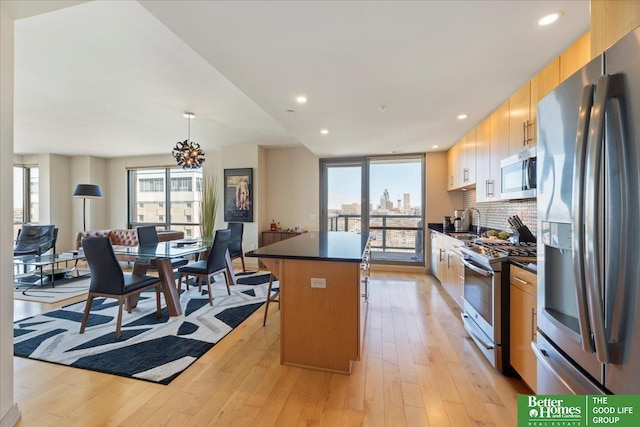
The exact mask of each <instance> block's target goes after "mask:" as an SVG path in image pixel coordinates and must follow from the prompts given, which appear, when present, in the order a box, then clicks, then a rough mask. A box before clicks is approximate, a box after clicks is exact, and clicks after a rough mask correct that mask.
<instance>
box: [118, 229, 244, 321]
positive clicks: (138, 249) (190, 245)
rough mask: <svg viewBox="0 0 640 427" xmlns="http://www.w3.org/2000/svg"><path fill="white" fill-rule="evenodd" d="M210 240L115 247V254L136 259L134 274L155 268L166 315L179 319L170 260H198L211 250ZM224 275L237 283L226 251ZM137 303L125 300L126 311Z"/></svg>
mask: <svg viewBox="0 0 640 427" xmlns="http://www.w3.org/2000/svg"><path fill="white" fill-rule="evenodd" d="M212 243H213V239H183V240H169V241H166V242H159V243H154V244H151V245H138V246H120V247H114V248H113V251H114V253H116V254H118V255H129V256H132V257H135V262H134V265H133V274H146V273H147V270H148V269H149V266H151V265H155V266H156V268H157V270H158V277H159V278H160V284H161V286H162V292H163V294H164V299H165V303H166V306H167V312H168V314H169V316H180V315H181V314H182V307H181V306H180V295H179V293H178V287H177V286H176V279H175V276H174V274H173V268H172V265H171V259H173V258H184V257H194V258H198V257H200V256H202V254H204V253H207V252H208V251H209V249H210V248H211V244H212ZM226 264H227V275H228V278H229V281H230V283H231V284H235V283H236V278H235V274H234V270H233V266H232V264H231V257H230V256H229V251H227V254H226ZM137 303H138V295H135V296H131V297H129V299H128V300H127V309H129V308H135V307H136V305H137Z"/></svg>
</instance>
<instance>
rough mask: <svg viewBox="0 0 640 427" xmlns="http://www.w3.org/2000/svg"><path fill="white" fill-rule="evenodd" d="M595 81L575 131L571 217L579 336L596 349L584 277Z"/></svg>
mask: <svg viewBox="0 0 640 427" xmlns="http://www.w3.org/2000/svg"><path fill="white" fill-rule="evenodd" d="M593 89H594V87H593V85H587V86H585V87H584V88H583V89H582V101H581V102H580V112H579V113H578V129H577V131H576V156H575V158H574V164H573V171H574V172H573V173H574V175H573V206H572V208H573V209H572V210H573V212H574V214H573V217H572V220H573V221H572V225H571V226H572V229H573V233H572V235H573V237H572V249H573V254H572V255H573V276H574V281H573V283H574V285H575V288H576V296H577V301H578V321H579V325H580V337H581V341H582V348H583V350H584V351H587V352H589V353H593V350H594V348H593V342H592V341H591V326H590V324H589V309H588V306H587V289H586V281H585V278H584V271H585V270H584V226H583V224H584V182H585V181H584V169H585V157H586V149H587V136H588V135H589V118H590V115H591V107H592V106H593Z"/></svg>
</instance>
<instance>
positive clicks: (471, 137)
mask: <svg viewBox="0 0 640 427" xmlns="http://www.w3.org/2000/svg"><path fill="white" fill-rule="evenodd" d="M461 142H462V153H461V154H460V157H461V159H462V166H461V169H462V170H461V171H460V172H461V174H462V185H463V186H464V187H467V186H471V185H475V183H476V129H475V128H473V129H472V130H471V131H470V132H469V133H468V134H466V135H465V137H464V138H463V139H462V140H461Z"/></svg>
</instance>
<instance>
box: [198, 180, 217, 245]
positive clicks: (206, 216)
mask: <svg viewBox="0 0 640 427" xmlns="http://www.w3.org/2000/svg"><path fill="white" fill-rule="evenodd" d="M217 211H218V179H217V178H216V176H215V175H205V176H203V177H202V199H201V202H200V236H202V237H203V238H213V231H214V229H215V224H216V213H217Z"/></svg>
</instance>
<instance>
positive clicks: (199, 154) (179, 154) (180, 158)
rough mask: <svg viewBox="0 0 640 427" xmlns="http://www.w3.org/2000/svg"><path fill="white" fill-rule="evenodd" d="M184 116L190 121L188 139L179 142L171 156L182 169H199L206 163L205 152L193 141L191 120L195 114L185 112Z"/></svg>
mask: <svg viewBox="0 0 640 427" xmlns="http://www.w3.org/2000/svg"><path fill="white" fill-rule="evenodd" d="M183 116H185V117H186V118H187V119H188V120H189V124H188V130H187V132H188V133H187V139H185V140H184V141H178V142H177V143H176V146H175V148H174V149H173V151H172V152H171V155H173V158H174V159H176V162H177V163H178V166H182V169H197V168H199V167H202V163H203V162H204V151H202V149H201V148H200V144H198V143H195V142H193V141H191V119H192V118H194V117H195V114H193V113H189V112H185V113H184V114H183Z"/></svg>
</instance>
